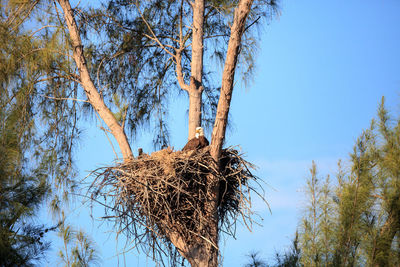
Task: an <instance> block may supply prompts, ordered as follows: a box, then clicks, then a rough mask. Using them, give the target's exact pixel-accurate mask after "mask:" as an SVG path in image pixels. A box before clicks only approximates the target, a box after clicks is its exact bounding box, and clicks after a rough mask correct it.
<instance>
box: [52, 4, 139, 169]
mask: <svg viewBox="0 0 400 267" xmlns="http://www.w3.org/2000/svg"><path fill="white" fill-rule="evenodd" d="M57 1H58V3H59V4H60V6H61V8H62V9H63V11H64V18H65V22H66V24H67V26H68V30H69V35H70V41H71V45H72V49H73V58H74V61H75V63H76V66H77V68H78V71H79V75H80V80H81V83H82V86H83V89H84V91H85V93H86V96H87V98H88V100H89V102H90V104H91V105H92V106H93V108H94V109H95V110H96V111H97V113H98V114H99V116H100V117H101V118H102V119H103V121H104V122H105V123H106V125H107V126H108V128H109V129H110V131H111V133H112V134H113V136H114V137H115V139H116V140H117V142H118V145H119V147H120V149H121V153H122V156H123V158H124V161H128V160H129V159H131V158H133V153H132V150H131V147H130V145H129V142H128V138H127V136H126V134H125V132H124V129H123V128H122V127H121V125H120V124H119V123H118V121H117V120H116V119H115V117H114V115H113V113H112V112H111V110H110V109H109V108H108V107H107V106H106V105H105V103H104V101H103V99H102V98H101V96H100V94H99V92H98V91H97V89H96V87H95V85H94V83H93V80H92V78H91V77H90V74H89V70H88V67H87V65H86V59H85V56H84V55H83V45H82V41H81V38H80V36H79V30H78V26H77V24H76V21H75V18H74V13H73V10H72V8H71V4H70V3H69V1H68V0H57Z"/></svg>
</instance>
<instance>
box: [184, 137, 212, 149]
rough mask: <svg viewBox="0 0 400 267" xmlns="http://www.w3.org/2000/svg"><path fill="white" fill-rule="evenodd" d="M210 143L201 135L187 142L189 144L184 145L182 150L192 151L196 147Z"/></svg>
mask: <svg viewBox="0 0 400 267" xmlns="http://www.w3.org/2000/svg"><path fill="white" fill-rule="evenodd" d="M208 145H209V142H208V140H207V138H205V137H204V135H200V136H199V137H195V138H192V139H191V140H189V142H187V144H186V145H185V146H184V147H183V149H182V151H190V150H195V149H201V148H203V147H206V146H208Z"/></svg>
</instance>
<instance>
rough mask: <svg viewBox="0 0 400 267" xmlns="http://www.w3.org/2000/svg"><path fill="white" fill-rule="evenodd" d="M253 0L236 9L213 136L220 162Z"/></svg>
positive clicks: (213, 149)
mask: <svg viewBox="0 0 400 267" xmlns="http://www.w3.org/2000/svg"><path fill="white" fill-rule="evenodd" d="M252 4H253V0H240V2H239V4H238V7H237V8H236V9H235V14H234V19H233V24H232V27H231V36H230V38H229V43H228V50H227V53H226V59H225V66H224V71H223V73H222V84H221V93H220V96H219V100H218V106H217V114H216V117H215V123H214V128H213V132H212V136H211V148H210V153H211V156H212V157H213V159H214V160H215V161H216V162H219V158H220V155H221V150H222V145H223V143H224V139H225V132H226V125H227V121H228V114H229V109H230V104H231V99H232V91H233V83H234V80H235V69H236V64H237V59H238V56H239V53H240V44H241V40H242V35H243V33H244V30H245V26H246V18H247V16H248V15H249V13H250V10H251V6H252Z"/></svg>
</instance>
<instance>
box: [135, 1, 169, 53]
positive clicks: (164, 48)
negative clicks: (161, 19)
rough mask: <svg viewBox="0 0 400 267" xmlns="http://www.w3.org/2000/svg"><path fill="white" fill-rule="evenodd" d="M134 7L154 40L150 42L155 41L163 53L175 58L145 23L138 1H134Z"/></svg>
mask: <svg viewBox="0 0 400 267" xmlns="http://www.w3.org/2000/svg"><path fill="white" fill-rule="evenodd" d="M135 5H136V8H137V10H138V12H139V14H140V17H141V18H142V20H143V22H144V23H145V24H146V26H147V28H148V30H149V31H150V33H151V34H152V35H153V38H154V39H152V40H154V41H156V42H157V43H158V45H159V46H160V47H161V48H162V49H163V50H164V51H165V52H167V53H168V54H169V55H170V56H171V57H175V55H174V54H172V53H171V52H170V51H169V50H168V49H167V48H166V47H165V45H164V44H162V43H161V41H160V40H159V39H158V38H157V36H156V35H155V33H154V31H153V29H152V28H151V26H150V24H149V23H148V22H147V20H146V18H145V17H144V16H143V13H142V11H141V10H140V7H139V3H138V0H136V3H135Z"/></svg>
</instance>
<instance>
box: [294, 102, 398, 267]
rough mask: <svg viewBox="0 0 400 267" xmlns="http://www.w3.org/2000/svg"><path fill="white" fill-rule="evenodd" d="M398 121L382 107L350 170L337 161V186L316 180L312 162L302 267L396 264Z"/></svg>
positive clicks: (360, 142) (302, 234) (360, 140)
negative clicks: (346, 170) (345, 169)
mask: <svg viewBox="0 0 400 267" xmlns="http://www.w3.org/2000/svg"><path fill="white" fill-rule="evenodd" d="M399 140H400V119H397V120H393V119H392V118H391V117H390V116H389V115H388V111H387V110H386V109H385V107H384V98H382V102H381V105H380V106H379V109H378V120H377V122H376V121H374V120H373V121H372V123H371V127H370V128H369V129H368V130H365V131H364V132H363V133H362V135H361V136H360V137H359V138H358V140H357V142H356V145H355V147H354V150H353V153H352V154H351V155H350V157H351V160H350V167H351V169H350V171H349V172H345V171H344V169H343V167H342V164H341V163H340V162H339V165H338V166H339V167H338V172H337V175H336V178H337V184H336V185H332V184H331V183H330V181H329V179H328V178H327V179H326V180H325V181H324V182H323V184H321V183H320V181H319V180H318V176H317V174H316V166H315V164H314V163H313V167H312V168H311V178H309V179H308V181H307V191H306V193H307V196H308V197H309V198H308V199H309V203H310V204H309V209H307V210H306V212H305V213H304V217H303V219H302V223H301V225H300V227H299V234H300V235H299V240H300V243H299V244H300V250H301V253H300V263H302V264H303V265H304V266H321V265H322V266H359V265H367V266H397V265H398V264H399V246H398V238H399V236H398V235H399V233H400V231H399V230H400V228H399V219H400V217H399V214H400V213H399V211H400V210H399V206H398V203H399V202H398V199H399V196H400V190H399V189H400V187H399V177H400V176H399V174H400V172H399V166H400V165H399V163H400V162H399V160H400V157H399V155H400V142H399Z"/></svg>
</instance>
